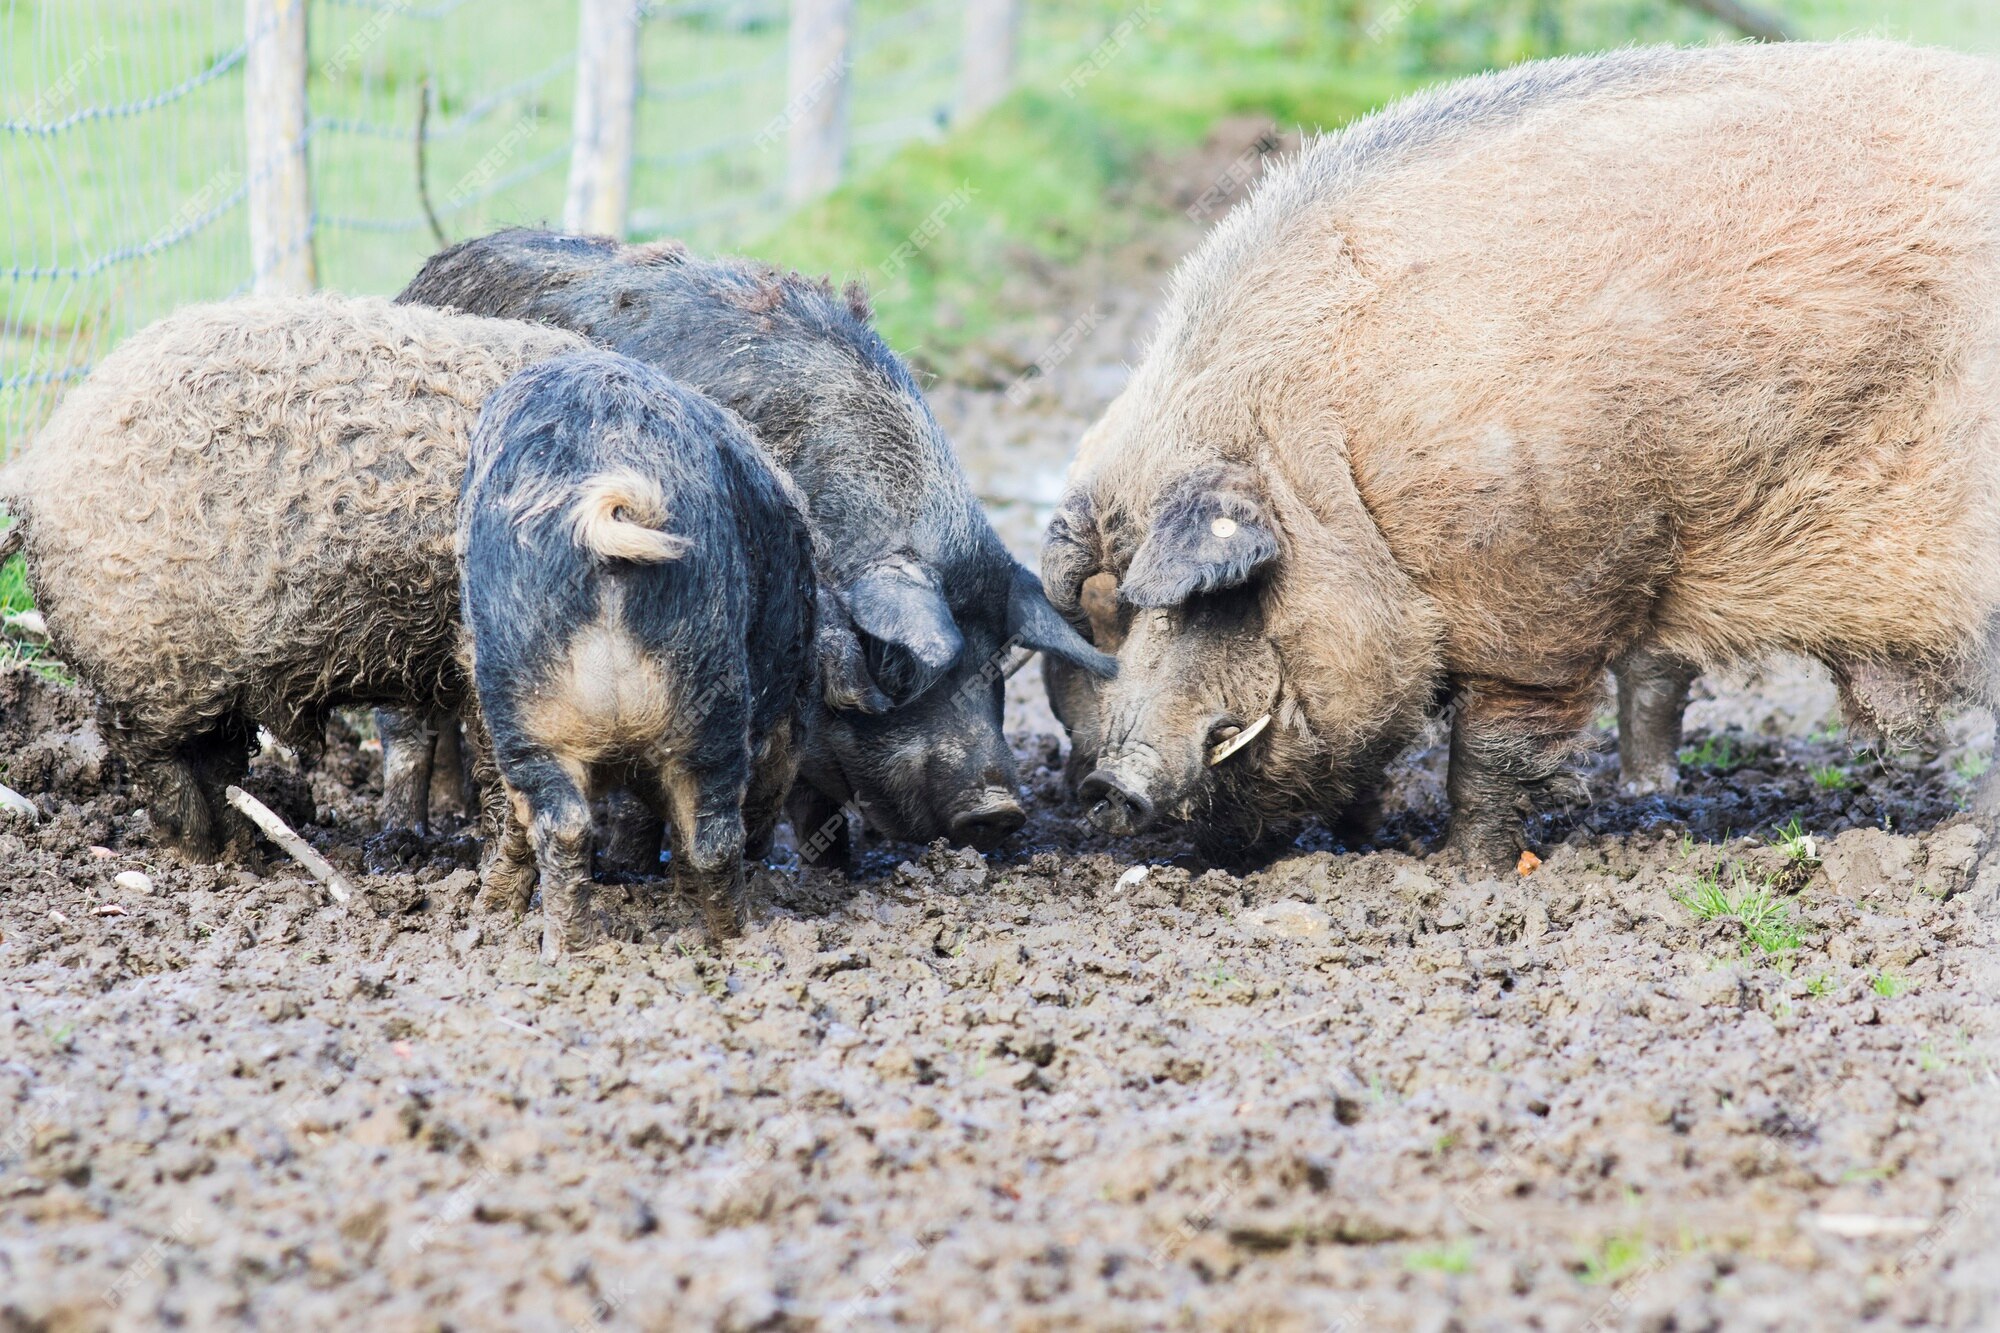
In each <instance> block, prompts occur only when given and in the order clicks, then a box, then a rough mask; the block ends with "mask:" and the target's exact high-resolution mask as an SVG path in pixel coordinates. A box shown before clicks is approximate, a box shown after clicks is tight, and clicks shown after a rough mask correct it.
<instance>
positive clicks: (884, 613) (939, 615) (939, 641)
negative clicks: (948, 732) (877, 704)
mask: <svg viewBox="0 0 2000 1333" xmlns="http://www.w3.org/2000/svg"><path fill="white" fill-rule="evenodd" d="M847 609H848V613H849V614H850V615H851V616H853V618H854V626H855V628H856V629H858V630H860V631H861V634H862V636H863V647H864V648H865V650H866V653H867V661H868V674H869V675H870V676H871V677H873V678H874V681H875V684H876V685H877V686H878V687H880V689H881V690H882V692H883V693H884V694H886V695H888V697H889V698H890V699H892V700H894V701H895V702H896V703H899V704H900V703H908V702H909V701H910V700H912V699H914V698H916V697H917V696H918V695H920V694H922V693H923V692H924V691H925V690H927V689H929V688H930V687H931V686H932V685H933V684H934V683H935V682H936V681H937V678H938V677H939V676H941V675H943V674H944V673H945V672H946V671H947V670H948V669H950V667H951V665H952V663H954V662H956V661H958V655H959V653H960V652H961V651H963V649H964V648H965V636H964V635H962V634H960V633H959V631H958V624H957V622H955V621H954V620H953V619H952V618H951V607H949V606H948V605H946V604H945V600H944V595H943V594H942V593H940V592H939V591H938V590H937V586H936V585H935V584H934V583H932V582H931V581H930V579H929V578H928V577H927V576H926V575H925V574H924V573H923V571H922V570H920V569H918V568H917V567H915V566H913V565H909V564H902V563H898V564H892V565H878V566H876V567H875V568H874V569H871V570H869V571H868V572H867V573H866V574H863V575H862V576H861V577H860V578H858V579H856V580H855V581H854V583H853V584H852V585H851V586H850V587H849V588H848V590H847Z"/></svg>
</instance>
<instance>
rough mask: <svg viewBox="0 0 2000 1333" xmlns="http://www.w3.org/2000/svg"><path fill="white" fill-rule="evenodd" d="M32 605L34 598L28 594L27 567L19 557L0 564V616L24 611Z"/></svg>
mask: <svg viewBox="0 0 2000 1333" xmlns="http://www.w3.org/2000/svg"><path fill="white" fill-rule="evenodd" d="M34 604H35V599H34V597H33V596H31V595H30V594H29V592H28V572H27V566H26V565H25V564H23V563H22V560H21V557H20V556H18V555H17V556H14V557H13V558H11V559H9V560H7V561H5V562H0V615H10V614H12V613H13V612H16V611H26V610H28V609H29V608H31V607H33V606H34Z"/></svg>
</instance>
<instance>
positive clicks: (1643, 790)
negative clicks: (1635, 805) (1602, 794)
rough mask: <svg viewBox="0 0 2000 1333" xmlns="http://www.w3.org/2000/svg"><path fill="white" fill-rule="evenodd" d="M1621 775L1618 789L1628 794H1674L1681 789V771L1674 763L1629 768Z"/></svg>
mask: <svg viewBox="0 0 2000 1333" xmlns="http://www.w3.org/2000/svg"><path fill="white" fill-rule="evenodd" d="M1620 776H1621V777H1622V778H1623V781H1622V782H1620V783H1619V785H1618V790H1619V791H1620V792H1621V793H1623V794H1624V795H1626V796H1672V795H1673V794H1674V793H1675V792H1677V791H1679V790H1680V789H1681V771H1680V769H1679V768H1678V767H1677V766H1676V765H1673V764H1662V765H1660V766H1658V767H1656V768H1641V769H1633V770H1628V771H1626V772H1625V773H1622V774H1620Z"/></svg>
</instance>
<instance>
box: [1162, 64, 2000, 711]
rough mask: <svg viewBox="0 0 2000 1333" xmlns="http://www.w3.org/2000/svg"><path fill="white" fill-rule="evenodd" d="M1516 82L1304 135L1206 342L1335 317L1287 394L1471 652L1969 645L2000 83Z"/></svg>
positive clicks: (1993, 448)
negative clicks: (1645, 637)
mask: <svg viewBox="0 0 2000 1333" xmlns="http://www.w3.org/2000/svg"><path fill="white" fill-rule="evenodd" d="M1509 77H1510V76H1504V75H1503V76H1496V77H1495V78H1493V79H1489V80H1482V81H1474V85H1473V86H1470V87H1468V88H1466V89H1465V90H1463V91H1462V92H1461V93H1459V94H1458V95H1457V97H1456V100H1454V98H1453V97H1452V96H1451V95H1450V94H1449V93H1447V94H1446V95H1444V96H1442V97H1440V98H1436V99H1433V100H1432V101H1430V102H1427V103H1424V104H1421V105H1419V106H1418V107H1415V108H1413V109H1412V110H1411V111H1410V112H1409V113H1408V114H1407V116H1405V118H1404V120H1403V123H1402V124H1401V126H1400V128H1399V127H1398V126H1397V125H1396V124H1394V123H1389V124H1384V125H1377V126H1375V127H1373V128H1365V129H1364V132H1363V133H1362V134H1361V135H1360V136H1358V141H1357V143H1356V144H1353V145H1348V146H1347V147H1346V148H1344V149H1343V148H1342V147H1341V142H1340V140H1338V139H1336V140H1331V141H1328V142H1327V143H1325V144H1322V145H1320V146H1318V147H1316V148H1314V149H1309V150H1308V152H1307V154H1306V158H1305V160H1303V161H1302V162H1301V163H1300V164H1299V165H1298V166H1296V167H1295V168H1293V170H1292V173H1291V174H1290V175H1289V176H1288V177H1287V178H1285V179H1282V180H1280V181H1278V182H1276V183H1275V188H1274V191H1273V193H1272V195H1271V197H1269V198H1267V199H1265V200H1263V201H1261V206H1262V208H1263V210H1264V211H1263V213H1262V215H1261V219H1252V220H1251V221H1253V222H1256V223H1258V225H1259V226H1261V228H1262V232H1261V234H1262V236H1263V237H1264V239H1265V241H1266V242H1267V244H1265V245H1264V246H1263V247H1262V248H1261V249H1260V248H1259V247H1257V246H1254V245H1248V244H1247V243H1246V240H1247V238H1245V237H1237V238H1235V240H1234V241H1233V242H1232V243H1231V245H1230V246H1226V247H1223V248H1224V249H1225V250H1229V251H1234V252H1241V253H1242V255H1243V256H1245V257H1242V258H1241V260H1240V262H1239V263H1238V264H1237V265H1236V268H1237V278H1238V281H1237V282H1236V283H1235V284H1234V285H1233V286H1232V287H1231V288H1229V289H1228V291H1227V292H1226V294H1225V293H1223V292H1222V291H1221V290H1220V289H1216V290H1214V291H1211V292H1210V294H1209V296H1210V303H1211V304H1210V309H1211V312H1212V313H1213V312H1220V313H1221V315H1222V318H1219V319H1217V318H1210V319H1208V320H1206V321H1204V322H1203V327H1202V333H1203V336H1206V337H1210V338H1213V337H1214V335H1216V334H1217V333H1218V332H1219V331H1220V330H1223V329H1228V331H1229V334H1230V336H1232V337H1234V338H1236V339H1238V340H1242V339H1245V338H1247V339H1248V340H1249V341H1250V342H1251V343H1252V344H1253V345H1255V344H1258V343H1259V342H1262V343H1264V344H1267V345H1272V346H1276V345H1278V343H1277V342H1274V341H1272V340H1274V339H1281V338H1282V337H1284V336H1290V337H1293V338H1295V337H1296V335H1297V333H1298V330H1299V327H1300V325H1301V323H1304V324H1305V325H1307V326H1308V327H1312V328H1316V329H1321V330H1325V333H1324V334H1323V335H1321V336H1318V337H1315V338H1313V339H1312V344H1313V345H1312V346H1311V348H1310V350H1309V351H1308V353H1307V354H1308V355H1309V356H1311V357H1313V358H1314V360H1315V361H1316V364H1314V363H1312V362H1309V363H1308V364H1307V365H1305V366H1302V367H1300V368H1299V370H1300V372H1301V374H1303V375H1308V376H1310V377H1311V378H1312V379H1313V381H1314V383H1315V392H1318V393H1323V395H1324V397H1323V399H1322V401H1323V402H1324V403H1325V404H1326V405H1327V407H1328V410H1330V411H1332V412H1334V413H1337V414H1338V415H1339V418H1340V420H1341V424H1342V428H1343V433H1344V443H1345V448H1346V450H1347V454H1348V458H1349V460H1350V462H1351V466H1352V468H1353V472H1354V477H1355V482H1356V484H1357V486H1358V487H1359V489H1360V492H1361V496H1362V498H1363V500H1364V502H1365V503H1366V504H1367V505H1368V507H1369V509H1370V511H1371V513H1372V514H1373V515H1374V517H1375V519H1376V521H1377V523H1378V524H1379V525H1380V527H1381V529H1382V531H1383V534H1384V536H1385V538H1386V539H1387V540H1388V542H1389V545H1390V547H1391V550H1392V551H1393V552H1394V553H1395V556H1396V558H1397V560H1398V563H1399V564H1401V565H1402V566H1403V567H1404V568H1405V569H1406V570H1407V571H1409V572H1410V574H1411V575H1412V577H1413V578H1414V579H1415V580H1416V581H1417V583H1418V585H1419V586H1420V587H1422V588H1423V589H1424V590H1425V591H1426V592H1427V593H1429V594H1431V595H1432V596H1433V597H1435V598H1436V599H1437V600H1438V601H1439V602H1440V603H1441V604H1442V605H1443V606H1444V608H1445V611H1446V614H1447V619H1448V620H1449V621H1450V622H1451V623H1452V625H1453V647H1452V652H1453V654H1454V655H1455V657H1456V658H1457V659H1458V660H1456V661H1454V663H1453V665H1454V666H1455V667H1457V668H1458V669H1462V670H1473V669H1478V668H1479V667H1480V666H1481V665H1482V664H1484V663H1487V662H1491V661H1497V660H1499V659H1501V658H1505V657H1510V656H1518V655H1519V654H1520V653H1521V652H1522V645H1523V644H1532V643H1535V642H1538V641H1539V642H1544V643H1550V644H1552V645H1554V647H1553V649H1552V651H1554V652H1555V653H1556V654H1558V655H1560V653H1561V651H1562V647H1561V645H1562V640H1563V636H1561V635H1551V634H1550V633H1549V632H1548V626H1549V625H1550V624H1551V623H1552V622H1554V623H1559V622H1561V621H1563V620H1565V619H1574V618H1577V617H1592V618H1594V619H1599V620H1601V619H1602V618H1604V617H1606V616H1611V617H1614V618H1618V617H1622V618H1624V619H1626V620H1628V621H1630V622H1631V624H1630V628H1631V629H1632V630H1633V631H1634V632H1636V631H1637V630H1638V628H1639V627H1640V626H1642V625H1650V626H1651V630H1652V632H1654V633H1655V634H1656V635H1657V636H1658V637H1660V638H1661V639H1662V641H1664V642H1666V643H1667V644H1669V645H1670V646H1673V647H1677V648H1679V649H1680V650H1682V651H1685V652H1687V653H1689V654H1690V655H1691V656H1694V657H1696V658H1697V659H1699V660H1718V659H1721V658H1726V657H1730V656H1734V655H1738V654H1740V653H1748V652H1755V651H1759V650H1762V649H1766V648H1769V647H1771V646H1773V644H1774V642H1776V643H1779V644H1781V645H1782V646H1786V647H1792V648H1797V649H1801V650H1804V651H1809V652H1828V651H1834V650H1836V649H1839V648H1846V649H1849V650H1851V649H1852V648H1853V647H1854V646H1856V645H1861V646H1863V647H1865V648H1868V649H1870V650H1881V651H1896V652H1913V651H1921V652H1952V651H1956V650H1958V649H1959V648H1961V647H1962V646H1963V645H1964V644H1965V643H1966V642H1968V641H1969V640H1970V638H1971V637H1972V636H1974V635H1976V634H1977V633H1978V632H1979V631H1980V628H1981V626H1982V625H1983V623H1984V621H1985V619H1986V617H1987V616H1988V615H1990V614H1992V611H1993V609H1994V608H1995V606H1996V605H2000V559H1996V552H2000V527H1996V516H2000V498H1996V477H2000V434H1996V425H1995V420H1996V415H1997V414H2000V375H1996V366H1995V362H1996V356H2000V66H1996V65H1994V64H1993V63H1991V62H1988V61H1985V60H1980V59H1976V58H1972V57H1966V56H1959V55H1953V54H1949V53H1945V52H1937V51H1926V50H1918V49H1913V48H1908V47H1901V46H1896V45H1892V44H1886V43H1855V44H1837V45H1821V46H1797V47H1785V48H1742V47H1738V48H1728V49H1722V50H1712V51H1700V52H1644V51H1641V52H1631V53H1624V54H1622V55H1619V56H1615V57H1607V58H1601V59H1600V60H1598V61H1595V62H1590V61H1586V62H1561V64H1560V65H1559V66H1557V67H1553V68H1549V69H1546V70H1544V71H1543V72H1542V73H1540V74H1539V75H1538V74H1535V73H1533V72H1530V73H1527V74H1522V75H1519V76H1515V81H1514V83H1512V84H1511V85H1510V84H1509V83H1508V79H1509ZM1510 87H1511V89H1512V92H1511V93H1510V92H1509V91H1508V89H1509V88H1510ZM1454 108H1456V111H1457V112H1458V113H1461V114H1457V115H1456V116H1455V115H1454ZM1396 114H1397V113H1395V112H1394V111H1392V112H1390V113H1388V114H1387V116H1385V117H1384V120H1385V121H1390V122H1393V121H1394V119H1395V117H1396ZM1316 155H1317V159H1316ZM1253 230H1255V228H1253ZM1302 273H1303V274H1309V275H1311V276H1310V280H1309V281H1306V282H1304V283H1301V282H1299V280H1298V278H1299V275H1300V274H1302ZM1288 291H1289V292H1290V297H1289V305H1290V308H1289V309H1287V308H1286V305H1287V292H1288ZM1175 336H1176V335H1175V332H1174V331H1173V330H1172V329H1171V328H1170V329H1169V331H1168V334H1167V335H1166V338H1165V339H1164V341H1166V342H1167V343H1168V344H1171V343H1172V342H1173V341H1174V339H1175ZM1197 341H1198V340H1197ZM1220 345H1221V344H1220V343H1219V342H1211V343H1210V347H1209V350H1208V352H1207V355H1213V354H1214V350H1213V349H1214V348H1215V347H1217V346H1220ZM1190 346H1191V347H1192V344H1190ZM1550 667H1551V671H1552V672H1553V673H1555V674H1560V672H1561V671H1562V670H1565V669H1567V664H1564V663H1558V662H1553V661H1552V662H1551V664H1550Z"/></svg>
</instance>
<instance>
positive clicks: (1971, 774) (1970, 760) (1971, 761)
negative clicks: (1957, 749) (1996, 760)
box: [1951, 754, 1993, 785]
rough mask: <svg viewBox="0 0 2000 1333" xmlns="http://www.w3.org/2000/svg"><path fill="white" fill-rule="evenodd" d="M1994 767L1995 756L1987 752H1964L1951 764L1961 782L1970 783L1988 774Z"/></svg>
mask: <svg viewBox="0 0 2000 1333" xmlns="http://www.w3.org/2000/svg"><path fill="white" fill-rule="evenodd" d="M1992 767H1993V756H1992V755H1986V754H1962V755H1960V756H1959V757H1958V758H1957V759H1956V760H1955V761H1953V763H1952V766H1951V771H1952V773H1953V775H1954V776H1956V777H1957V778H1958V780H1959V781H1960V782H1963V783H1966V784H1967V785H1970V784H1972V783H1974V782H1977V781H1979V779H1981V778H1983V777H1985V776H1986V774H1987V771H1988V770H1989V769H1991V768H1992Z"/></svg>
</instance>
